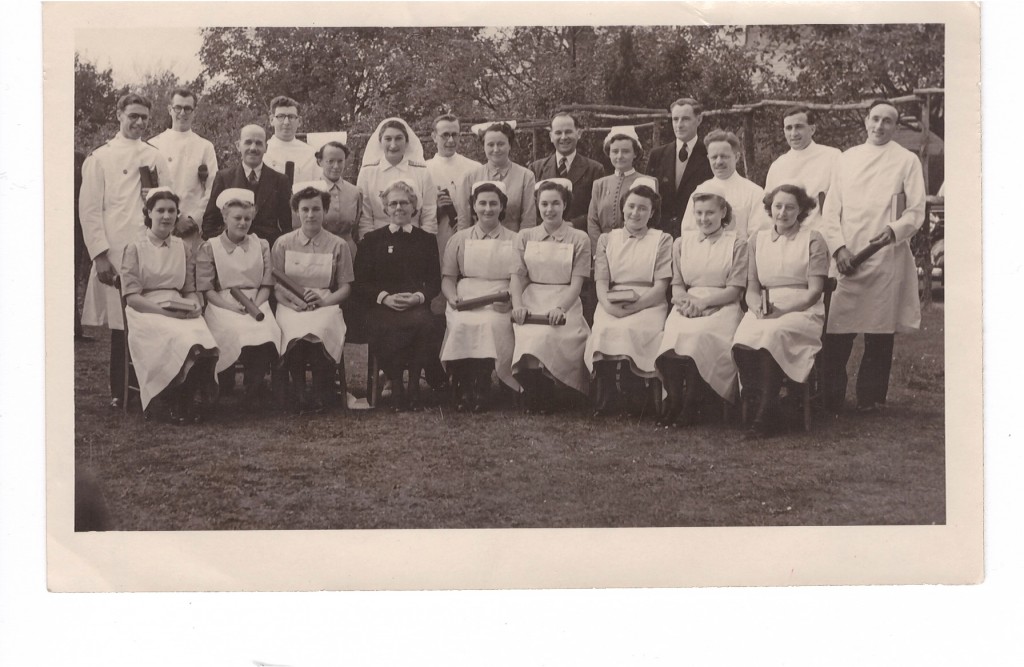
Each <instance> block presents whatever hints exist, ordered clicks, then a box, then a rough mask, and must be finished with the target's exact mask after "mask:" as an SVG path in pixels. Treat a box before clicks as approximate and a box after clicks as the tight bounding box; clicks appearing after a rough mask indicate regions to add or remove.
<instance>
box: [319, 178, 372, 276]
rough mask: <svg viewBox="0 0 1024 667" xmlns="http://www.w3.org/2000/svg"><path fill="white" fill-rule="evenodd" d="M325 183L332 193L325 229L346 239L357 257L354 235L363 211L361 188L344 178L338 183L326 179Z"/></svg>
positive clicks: (353, 254)
mask: <svg viewBox="0 0 1024 667" xmlns="http://www.w3.org/2000/svg"><path fill="white" fill-rule="evenodd" d="M323 183H324V186H325V187H326V188H327V194H329V195H331V205H330V207H328V209H327V211H326V212H325V213H324V229H326V230H327V231H329V232H330V233H332V234H334V235H335V236H337V237H340V238H341V239H342V240H343V241H345V243H346V244H347V245H348V248H349V250H350V251H351V252H352V257H353V259H355V256H356V252H357V250H356V244H355V241H354V240H353V238H352V237H353V233H354V232H355V230H356V226H357V225H358V224H359V216H360V215H361V214H362V211H363V198H362V195H361V194H360V192H359V188H357V187H356V186H354V185H352V184H351V183H349V182H348V181H346V180H344V179H338V182H337V183H334V182H332V181H328V180H327V179H324V181H323Z"/></svg>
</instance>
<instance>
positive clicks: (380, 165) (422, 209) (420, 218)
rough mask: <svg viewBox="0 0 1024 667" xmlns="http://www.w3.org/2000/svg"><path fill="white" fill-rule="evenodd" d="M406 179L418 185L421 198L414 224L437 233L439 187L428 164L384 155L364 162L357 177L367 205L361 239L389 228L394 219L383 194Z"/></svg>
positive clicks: (360, 223) (362, 223)
mask: <svg viewBox="0 0 1024 667" xmlns="http://www.w3.org/2000/svg"><path fill="white" fill-rule="evenodd" d="M398 180H406V181H409V182H410V183H411V184H413V185H414V186H415V188H416V196H417V198H419V203H418V205H417V209H418V210H417V211H416V215H414V216H413V218H412V224H413V225H415V226H417V227H421V228H422V229H423V231H425V232H429V233H430V234H436V233H437V187H436V186H435V185H434V179H432V178H431V177H430V172H429V171H427V165H426V163H424V162H422V161H421V160H417V159H413V158H409V157H405V158H403V159H402V161H401V162H399V163H398V164H396V165H392V164H390V163H389V162H388V161H387V160H385V159H383V158H381V160H380V161H378V162H371V163H369V164H366V163H364V164H363V167H362V169H360V170H359V176H358V177H357V178H356V186H357V187H358V188H359V191H360V192H361V193H362V197H363V204H362V209H361V211H360V214H359V240H360V242H362V240H363V239H364V238H366V235H367V234H369V233H370V232H372V231H373V230H375V229H380V228H381V227H386V226H387V225H388V223H389V222H390V221H391V218H389V217H388V215H387V213H386V212H385V211H384V202H382V201H381V200H380V193H382V192H383V191H384V188H386V187H387V186H389V185H391V184H392V183H394V182H395V181H398ZM434 245H435V248H434V253H435V254H437V247H436V246H437V242H436V240H435V242H434Z"/></svg>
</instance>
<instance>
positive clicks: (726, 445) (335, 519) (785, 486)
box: [75, 302, 945, 530]
mask: <svg viewBox="0 0 1024 667" xmlns="http://www.w3.org/2000/svg"><path fill="white" fill-rule="evenodd" d="M943 316H944V308H943V305H942V303H941V302H939V303H937V304H935V305H933V306H932V307H931V308H930V309H929V310H928V311H927V312H925V313H924V318H923V324H922V330H921V332H919V333H918V334H917V335H913V336H898V337H897V342H896V358H895V360H894V363H893V373H892V383H891V388H890V392H889V407H888V409H887V410H886V411H885V412H884V413H879V414H873V415H870V416H858V415H855V414H852V413H848V414H844V415H842V416H840V417H839V418H836V419H831V418H830V419H828V420H825V419H824V418H821V419H818V420H817V421H816V423H815V425H814V428H813V429H812V431H811V432H810V433H804V432H802V431H799V432H792V433H791V434H788V435H783V436H779V437H775V438H771V439H767V440H763V441H760V442H745V441H744V440H743V439H742V435H743V433H742V430H741V429H740V428H739V426H738V425H724V424H722V423H720V422H718V423H709V424H706V425H702V426H698V427H693V428H690V429H679V430H666V429H657V428H655V426H654V425H653V423H652V422H651V421H650V419H649V418H648V419H644V420H643V421H642V422H640V423H638V422H637V420H636V419H629V418H627V417H625V416H623V417H621V418H616V417H612V418H605V419H600V420H594V419H592V418H591V417H590V412H589V410H586V409H582V408H580V409H576V410H571V411H567V412H563V413H561V414H556V415H552V416H545V417H538V416H529V417H528V416H525V415H523V414H521V413H520V412H519V411H518V410H516V409H515V408H514V407H512V406H511V405H510V406H508V407H506V408H503V409H500V410H497V411H494V412H490V413H487V414H485V415H461V414H456V413H454V412H452V411H451V410H449V408H448V406H447V405H441V404H439V403H440V399H439V398H436V399H435V400H434V403H435V405H434V406H433V407H431V408H430V409H428V410H425V411H423V412H418V413H393V412H390V411H388V410H386V409H385V410H377V411H362V412H356V411H351V412H344V411H341V410H337V411H334V412H331V413H327V414H323V415H318V416H312V417H301V418H300V417H296V416H290V415H284V414H260V415H249V414H241V413H240V412H239V411H237V410H236V409H235V408H236V406H237V405H238V399H237V398H236V397H235V396H230V397H225V398H224V399H223V400H222V404H221V406H220V409H219V410H217V411H216V413H215V414H214V415H213V417H212V418H211V419H210V420H209V421H208V422H207V423H204V424H201V425H198V426H173V425H168V424H162V423H151V422H145V421H143V419H142V415H141V414H140V412H139V411H138V410H137V409H135V410H133V411H130V412H129V413H128V414H127V415H126V414H123V413H122V412H121V411H119V410H112V409H111V408H110V407H108V398H107V396H108V390H107V388H106V378H107V359H106V354H107V351H108V349H109V345H108V343H107V334H106V331H105V330H103V329H89V330H87V333H89V334H91V335H93V336H95V337H96V340H95V341H94V342H91V343H76V345H75V453H76V459H77V461H76V462H77V464H78V465H80V466H83V467H84V468H85V469H88V470H89V471H91V473H92V475H93V476H94V477H95V478H96V480H97V482H98V484H99V487H100V488H101V489H102V490H103V494H104V496H105V500H106V504H107V506H108V508H109V511H110V514H111V519H112V523H113V526H112V528H114V529H117V530H224V529H341V528H515V527H616V526H761V525H764V526H817V525H871V524H933V523H935V524H941V523H944V522H945V471H944V468H945V429H944V414H945V413H944V401H943V396H944V373H943V367H944V353H943ZM345 356H346V361H347V363H348V376H347V377H348V381H349V388H350V390H353V391H354V393H357V394H360V393H361V391H362V390H363V388H364V382H365V371H364V368H365V347H358V346H348V347H347V348H346V355H345ZM859 358H860V341H859V340H858V346H857V348H855V351H854V358H853V359H852V360H851V368H852V369H855V368H856V366H855V364H856V363H858V361H859ZM853 381H854V377H853V373H851V383H850V387H851V388H850V397H849V398H848V402H852V391H853V389H852V387H853ZM426 393H427V398H428V399H429V398H430V393H431V392H429V390H428V391H427V392H426Z"/></svg>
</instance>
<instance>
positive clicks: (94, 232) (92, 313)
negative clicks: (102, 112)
mask: <svg viewBox="0 0 1024 667" xmlns="http://www.w3.org/2000/svg"><path fill="white" fill-rule="evenodd" d="M152 106H153V105H152V104H151V103H150V101H149V100H148V99H146V98H145V97H142V96H141V95H136V94H134V93H129V94H127V95H123V96H122V97H121V99H119V100H118V101H117V121H118V123H119V124H120V129H119V130H118V132H117V134H116V135H115V136H114V138H113V139H111V140H110V141H108V142H107V143H105V144H103V145H102V146H100V147H99V148H97V149H96V150H94V151H93V152H92V153H90V154H89V156H88V157H86V159H85V163H84V164H83V165H82V191H81V194H80V195H79V203H78V212H79V216H80V219H81V223H82V234H83V236H84V239H85V247H86V248H87V249H88V251H89V257H90V258H91V259H92V262H93V269H92V273H91V274H90V275H89V285H88V287H87V288H86V292H85V305H84V307H83V309H82V324H85V325H89V326H103V325H106V326H109V327H110V397H111V399H110V404H111V406H113V407H121V401H122V397H123V396H124V322H123V320H122V318H121V296H120V294H119V293H118V291H117V289H115V287H114V281H115V279H116V278H117V277H118V276H119V274H120V271H121V256H122V254H123V253H124V248H125V246H126V245H128V244H129V243H131V242H132V241H134V240H135V237H136V236H138V235H139V234H140V233H142V232H143V230H145V226H144V225H143V224H142V220H143V214H142V209H143V204H144V202H145V200H146V195H147V194H148V192H149V188H148V187H144V183H143V180H142V179H143V177H142V172H141V171H140V170H141V169H143V168H144V169H146V170H147V173H149V174H152V175H154V176H155V179H154V180H155V181H156V182H155V183H152V185H154V186H155V185H164V186H169V187H172V188H173V187H174V183H173V181H172V179H171V174H170V173H169V172H168V170H167V159H166V158H165V157H164V156H163V155H162V154H161V153H160V151H159V150H157V149H156V148H155V147H154V146H152V145H151V144H149V143H146V142H145V141H142V136H143V135H144V134H145V132H146V130H147V129H148V128H149V116H150V110H151V109H152Z"/></svg>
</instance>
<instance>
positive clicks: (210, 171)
mask: <svg viewBox="0 0 1024 667" xmlns="http://www.w3.org/2000/svg"><path fill="white" fill-rule="evenodd" d="M198 103H199V100H198V99H197V98H196V95H195V93H193V92H192V91H190V90H188V89H186V88H176V89H175V90H174V92H173V93H171V103H170V104H168V105H167V112H168V113H169V114H170V115H171V127H170V128H169V129H166V130H164V131H163V132H161V133H160V134H158V135H156V136H155V137H153V138H152V139H150V140H149V143H151V144H153V145H154V146H156V147H157V148H158V149H160V152H161V153H163V154H164V157H165V158H167V167H168V170H169V171H170V172H171V177H172V178H173V179H174V185H175V194H176V195H178V196H179V197H181V219H182V220H183V221H184V220H186V219H188V218H191V219H192V222H193V223H194V224H195V229H196V233H197V234H198V233H199V228H200V227H201V226H202V224H203V213H205V212H206V204H207V203H208V202H209V201H210V186H211V185H212V184H213V177H214V175H216V173H217V152H216V151H215V150H214V149H213V144H212V143H210V142H209V140H207V139H204V138H203V137H201V136H199V135H198V134H196V133H195V132H193V131H192V123H193V121H194V120H195V117H196V107H197V105H198Z"/></svg>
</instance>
